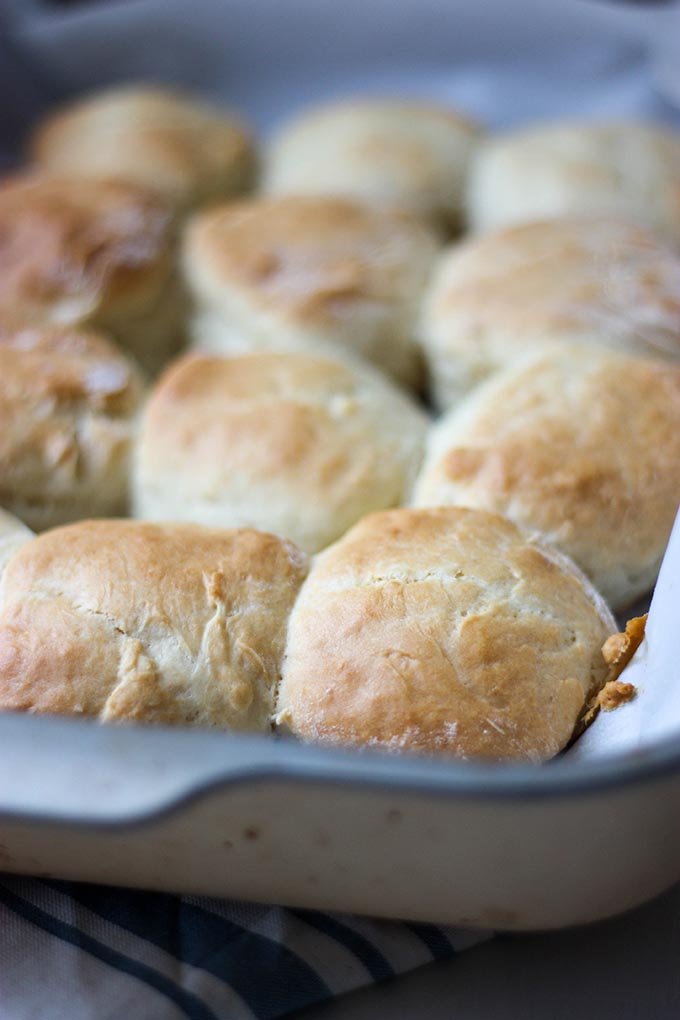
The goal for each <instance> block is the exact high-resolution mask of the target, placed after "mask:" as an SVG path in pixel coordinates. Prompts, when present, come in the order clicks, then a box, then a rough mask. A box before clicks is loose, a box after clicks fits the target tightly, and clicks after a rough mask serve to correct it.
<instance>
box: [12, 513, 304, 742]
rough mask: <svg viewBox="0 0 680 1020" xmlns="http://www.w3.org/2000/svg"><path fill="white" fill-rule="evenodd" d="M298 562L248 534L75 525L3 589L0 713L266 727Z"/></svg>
mask: <svg viewBox="0 0 680 1020" xmlns="http://www.w3.org/2000/svg"><path fill="white" fill-rule="evenodd" d="M306 570H307V562H306V559H305V557H304V555H303V554H302V553H301V552H300V551H299V550H298V549H296V548H295V547H294V546H293V545H292V544H291V543H289V542H283V541H280V540H279V539H277V538H274V536H272V535H264V534H261V533H259V532H256V531H219V530H216V529H212V528H201V527H199V526H197V525H189V524H184V525H183V524H167V525H160V524H146V523H139V522H135V521H82V522H80V523H79V524H72V525H69V526H67V527H65V528H58V529H55V530H54V531H50V532H47V533H46V534H44V535H41V536H40V537H39V538H36V539H34V540H33V541H32V542H29V543H28V544H27V545H25V546H24V547H23V548H21V549H20V550H19V551H18V552H17V553H16V554H15V556H14V557H13V558H12V559H11V560H10V562H9V565H8V566H7V568H6V571H5V575H4V579H3V584H2V588H1V590H0V710H2V711H24V712H46V713H65V714H75V715H83V716H92V717H94V718H98V719H100V720H101V721H102V722H145V723H165V724H171V725H183V726H188V725H197V726H216V727H222V728H225V729H232V730H259V731H261V732H266V731H268V730H269V729H270V727H271V718H272V712H273V707H274V706H273V701H274V695H275V687H276V684H277V683H278V678H279V673H280V670H281V658H282V655H283V646H284V639H285V633H286V625H287V622H288V615H289V613H290V609H291V606H292V604H293V601H294V599H295V596H296V594H297V591H298V588H299V586H300V584H301V582H302V580H303V578H304V576H305V573H306Z"/></svg>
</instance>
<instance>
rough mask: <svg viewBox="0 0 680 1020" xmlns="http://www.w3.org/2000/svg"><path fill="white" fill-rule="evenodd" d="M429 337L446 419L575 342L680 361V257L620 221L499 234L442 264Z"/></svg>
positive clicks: (425, 329) (530, 226)
mask: <svg viewBox="0 0 680 1020" xmlns="http://www.w3.org/2000/svg"><path fill="white" fill-rule="evenodd" d="M420 332H421V340H422V343H423V347H424V350H425V356H426V360H427V363H428V372H429V380H430V392H431V394H432V397H433V399H434V401H435V403H436V404H437V406H438V407H440V408H442V409H443V408H447V407H451V406H452V405H454V404H455V403H456V402H457V401H458V400H459V399H460V398H461V397H462V396H464V395H465V394H466V393H467V392H468V391H469V390H470V389H472V388H473V387H474V386H476V385H477V384H478V383H479V382H481V381H482V380H483V379H484V378H486V377H487V376H489V375H491V374H492V373H494V372H497V371H498V370H499V369H501V368H505V367H506V366H507V365H509V364H510V363H511V362H512V361H514V360H516V359H517V357H518V356H520V355H523V354H525V353H526V352H528V351H532V350H535V351H537V352H539V351H545V350H546V349H547V348H549V347H550V346H552V345H555V344H562V343H564V342H565V341H569V342H572V343H583V344H586V345H592V346H593V347H608V348H612V349H613V350H619V351H622V352H628V353H631V354H642V355H646V356H653V357H664V358H675V359H680V254H678V252H677V251H675V250H674V249H673V248H672V247H671V246H670V245H668V244H667V243H666V242H664V241H663V240H662V239H661V238H659V237H658V236H657V235H655V234H654V233H653V231H651V230H649V229H648V228H647V227H641V226H639V225H636V224H634V223H631V222H630V221H627V220H623V219H612V218H610V217H598V216H596V217H572V218H566V219H555V220H544V221H538V222H535V223H527V224H522V225H521V226H516V227H508V228H505V229H502V230H498V231H494V232H492V233H489V234H486V235H484V236H483V237H479V238H473V239H471V240H469V241H466V242H464V243H463V244H461V245H459V246H457V247H455V248H450V249H448V250H447V251H446V253H445V254H444V255H443V256H442V258H441V260H440V261H439V263H438V265H437V267H436V269H435V271H434V272H433V275H432V279H431V283H430V285H429V287H428V289H427V292H426V295H425V299H424V302H423V310H422V316H421V324H420Z"/></svg>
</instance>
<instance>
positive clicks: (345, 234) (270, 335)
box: [184, 197, 439, 385]
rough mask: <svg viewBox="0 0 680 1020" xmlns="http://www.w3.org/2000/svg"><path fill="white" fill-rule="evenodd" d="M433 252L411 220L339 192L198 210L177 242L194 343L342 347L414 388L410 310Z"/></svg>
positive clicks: (416, 371) (217, 348)
mask: <svg viewBox="0 0 680 1020" xmlns="http://www.w3.org/2000/svg"><path fill="white" fill-rule="evenodd" d="M438 250H439V245H438V243H437V242H436V241H435V239H434V237H433V235H432V234H431V232H430V231H428V230H427V229H426V228H425V227H423V226H422V225H421V224H420V223H418V222H417V221H416V220H414V219H411V218H410V217H408V216H405V215H402V214H399V213H392V212H381V211H375V210H372V209H369V208H368V207H365V206H362V205H360V204H358V203H355V202H351V201H347V200H344V199H335V198H323V197H320V198H301V197H289V198H280V199H256V200H252V201H249V202H238V203H232V204H231V205H228V206H222V207H220V208H216V209H211V210H208V211H206V212H204V213H199V214H198V215H197V216H196V217H195V218H194V219H193V221H192V222H191V223H190V224H189V229H188V232H187V236H186V243H185V249H184V267H185V271H186V275H187V279H188V282H189V285H190V288H191V290H192V292H193V296H194V299H195V302H196V305H197V315H196V319H195V322H194V329H193V337H194V343H195V344H196V345H197V346H198V347H200V348H202V349H204V350H209V351H212V352H217V353H242V352H244V351H248V350H254V349H258V348H269V349H272V348H273V349H278V350H286V349H288V350H290V349H293V350H306V351H312V352H317V353H318V352H321V353H322V352H323V350H324V349H325V350H327V351H329V352H330V353H332V352H333V350H336V351H337V350H338V349H340V348H342V349H345V350H347V349H348V350H350V351H353V352H354V353H356V354H359V355H361V356H363V357H364V358H366V359H367V360H369V361H373V362H375V363H376V364H377V365H379V366H380V367H381V368H382V369H384V370H385V371H386V372H388V373H390V374H391V375H393V376H395V377H396V378H397V379H399V380H401V381H402V382H405V383H408V384H411V385H417V384H418V383H419V382H420V380H421V370H422V366H421V361H420V355H419V351H418V349H417V347H416V344H415V339H414V329H415V319H416V315H417V311H418V305H419V301H420V297H421V295H422V291H423V288H424V286H425V279H426V276H427V273H428V270H429V269H430V266H431V265H432V262H433V260H434V258H435V256H436V254H437V252H438Z"/></svg>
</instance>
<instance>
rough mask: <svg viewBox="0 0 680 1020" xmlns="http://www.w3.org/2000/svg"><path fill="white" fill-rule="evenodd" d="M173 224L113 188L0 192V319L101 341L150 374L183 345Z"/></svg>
mask: <svg viewBox="0 0 680 1020" xmlns="http://www.w3.org/2000/svg"><path fill="white" fill-rule="evenodd" d="M185 311H186V302H185V300H184V298H183V290H182V287H181V285H180V281H179V279H178V274H177V271H176V242H175V227H174V223H173V217H172V215H171V213H170V212H169V210H168V208H167V207H166V206H164V205H163V204H161V203H160V201H159V200H158V199H156V198H155V197H152V195H151V194H150V193H149V192H147V191H143V190H140V189H139V188H137V187H135V186H133V185H129V184H123V183H121V182H119V181H110V180H109V181H104V180H98V181H90V180H78V179H77V178H75V177H70V178H69V177H61V178H56V177H44V176H38V175H31V174H24V175H22V176H16V177H13V178H9V179H6V180H5V181H4V182H2V184H0V319H2V320H7V319H9V320H11V321H13V322H21V323H27V324H31V325H37V326H67V327H71V326H87V327H88V328H93V329H102V330H104V331H105V332H109V333H111V335H112V336H113V337H114V339H115V340H116V341H117V343H119V344H120V345H121V346H122V347H124V348H126V349H127V350H128V351H130V352H131V353H132V354H134V356H135V358H136V359H137V361H139V363H140V364H141V365H142V366H143V368H144V369H146V371H148V372H150V373H154V372H156V371H158V369H159V368H160V367H161V365H162V364H163V363H164V362H165V361H167V359H168V358H169V357H171V356H172V355H173V354H174V353H175V352H176V351H177V350H179V348H180V347H181V345H182V343H183V340H184V315H185Z"/></svg>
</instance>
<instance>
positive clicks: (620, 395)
mask: <svg viewBox="0 0 680 1020" xmlns="http://www.w3.org/2000/svg"><path fill="white" fill-rule="evenodd" d="M429 447H430V448H429V452H428V456H427V458H426V463H425V466H424V468H423V471H422V473H421V475H420V478H419V480H418V482H417V484H416V489H415V502H416V504H417V505H419V506H443V505H449V504H457V505H459V506H471V507H479V508H482V509H485V510H490V511H495V512H497V513H503V514H505V515H506V516H508V517H510V518H511V519H512V520H514V521H516V522H517V523H518V524H520V525H524V526H526V527H529V528H531V529H535V530H537V531H540V532H541V533H542V534H544V535H545V536H546V539H547V540H548V541H550V542H551V543H553V544H554V545H556V546H557V547H558V548H560V549H562V551H563V552H565V553H567V554H568V555H569V556H571V557H572V559H574V560H575V562H576V563H578V564H579V566H580V567H581V568H582V569H583V570H584V571H585V572H586V573H587V574H588V576H589V577H590V578H591V579H592V581H593V583H594V584H595V586H596V587H597V588H598V590H600V591H601V592H602V593H603V595H604V596H605V597H606V598H607V599H608V600H609V601H610V603H611V604H612V605H613V606H614V607H615V608H621V607H625V606H626V605H628V604H630V603H631V602H632V601H633V600H634V599H635V598H636V597H638V596H641V595H643V594H645V593H646V592H647V591H648V590H649V589H650V588H651V587H652V585H653V584H654V581H655V579H656V574H657V572H658V568H659V565H660V563H661V558H662V556H663V552H664V549H665V546H666V543H667V541H668V537H669V535H670V532H671V528H672V525H673V520H674V518H675V514H676V511H677V506H678V499H679V494H680V366H676V365H672V364H669V363H667V362H662V361H657V360H647V359H642V358H631V357H626V356H624V355H619V354H614V353H612V352H609V351H596V350H590V349H587V348H582V347H572V346H569V345H564V346H563V347H560V348H556V349H553V350H551V351H549V352H547V353H545V354H543V355H538V356H534V357H530V358H527V359H526V360H525V361H523V362H521V363H518V364H517V365H516V366H514V367H510V368H509V369H507V370H506V371H505V372H503V373H501V374H499V375H497V376H496V377H494V378H493V379H490V380H489V381H488V382H487V383H486V384H485V385H484V386H482V387H480V388H479V389H478V390H476V391H475V393H473V394H472V395H471V396H470V397H469V398H468V399H467V400H466V401H464V402H463V403H462V404H461V405H460V406H459V408H458V410H457V411H455V410H454V411H452V412H450V413H449V414H448V415H447V416H445V417H444V418H442V419H441V421H440V422H439V423H438V424H437V426H436V427H435V429H434V430H433V432H432V433H431V436H430V444H429Z"/></svg>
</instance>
